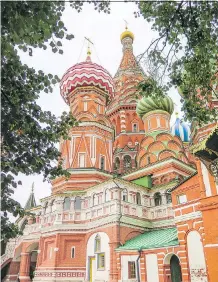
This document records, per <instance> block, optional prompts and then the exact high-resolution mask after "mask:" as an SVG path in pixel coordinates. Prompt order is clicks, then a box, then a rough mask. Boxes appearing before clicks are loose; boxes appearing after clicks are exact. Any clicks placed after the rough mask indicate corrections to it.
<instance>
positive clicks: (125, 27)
mask: <svg viewBox="0 0 218 282" xmlns="http://www.w3.org/2000/svg"><path fill="white" fill-rule="evenodd" d="M124 22H125V24H126V27H125V29H126V30H127V29H128V27H127V25H128V22H127V21H126V20H124Z"/></svg>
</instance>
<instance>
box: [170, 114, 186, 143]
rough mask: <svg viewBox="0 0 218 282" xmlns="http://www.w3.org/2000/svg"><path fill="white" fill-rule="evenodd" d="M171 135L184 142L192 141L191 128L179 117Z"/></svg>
mask: <svg viewBox="0 0 218 282" xmlns="http://www.w3.org/2000/svg"><path fill="white" fill-rule="evenodd" d="M171 133H172V134H173V135H174V136H178V137H180V139H181V140H182V141H183V142H189V141H190V126H189V125H188V124H187V123H185V122H181V120H180V118H179V117H178V116H177V118H176V121H175V123H174V125H173V126H172V127H171Z"/></svg>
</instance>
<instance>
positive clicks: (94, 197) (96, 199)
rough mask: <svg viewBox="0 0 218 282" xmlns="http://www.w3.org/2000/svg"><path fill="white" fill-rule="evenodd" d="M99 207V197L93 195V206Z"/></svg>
mask: <svg viewBox="0 0 218 282" xmlns="http://www.w3.org/2000/svg"><path fill="white" fill-rule="evenodd" d="M97 205H98V196H97V195H96V194H94V195H93V206H97Z"/></svg>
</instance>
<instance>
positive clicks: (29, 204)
mask: <svg viewBox="0 0 218 282" xmlns="http://www.w3.org/2000/svg"><path fill="white" fill-rule="evenodd" d="M34 207H36V200H35V196H34V182H33V184H32V188H31V193H30V195H29V198H28V200H27V202H26V205H25V207H24V209H25V210H30V209H32V208H34Z"/></svg>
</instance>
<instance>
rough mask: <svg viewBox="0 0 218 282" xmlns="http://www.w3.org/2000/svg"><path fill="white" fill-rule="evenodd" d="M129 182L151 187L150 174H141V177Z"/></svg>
mask: <svg viewBox="0 0 218 282" xmlns="http://www.w3.org/2000/svg"><path fill="white" fill-rule="evenodd" d="M131 182H132V183H135V184H138V185H141V186H143V187H146V188H151V187H152V182H151V176H150V175H146V176H143V177H140V178H137V179H134V180H131Z"/></svg>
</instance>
